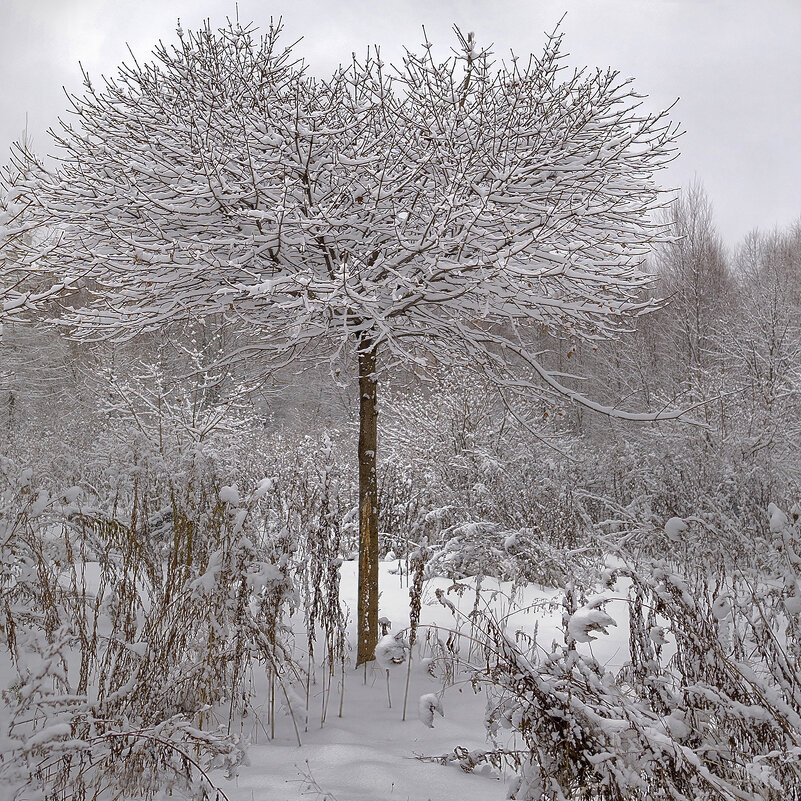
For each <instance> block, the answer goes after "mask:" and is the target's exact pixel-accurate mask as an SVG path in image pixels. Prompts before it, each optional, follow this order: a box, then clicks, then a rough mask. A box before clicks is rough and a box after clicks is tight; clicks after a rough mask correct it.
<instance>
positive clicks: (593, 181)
mask: <svg viewBox="0 0 801 801" xmlns="http://www.w3.org/2000/svg"><path fill="white" fill-rule="evenodd" d="M278 33H279V31H278V30H277V29H274V28H273V29H270V30H269V32H268V33H267V35H266V36H265V37H263V38H261V39H258V38H256V37H255V36H254V34H253V32H252V30H251V29H248V28H243V27H241V26H239V25H238V24H231V25H229V26H228V27H227V28H225V29H222V30H219V31H214V30H212V29H211V28H209V27H206V28H204V29H203V30H200V31H198V32H192V33H185V32H183V31H182V30H181V29H180V28H179V30H178V38H179V41H178V43H177V45H175V46H174V47H168V46H165V45H160V46H159V47H158V48H157V49H156V51H155V60H154V61H153V62H152V63H147V64H143V63H139V62H137V61H133V62H132V63H129V64H126V65H123V66H121V67H120V69H119V72H118V74H117V77H116V78H111V79H105V80H104V81H103V82H102V83H100V84H94V83H92V82H91V81H90V80H89V79H88V78H87V80H86V92H85V94H84V95H83V96H80V97H78V96H76V97H73V98H72V99H71V102H72V116H71V118H70V119H69V120H68V121H65V122H63V123H62V126H61V128H60V130H59V131H58V132H56V133H54V138H55V141H56V144H57V145H58V149H59V150H58V153H59V156H58V158H59V161H58V162H57V163H56V165H55V167H52V168H51V167H49V166H48V165H47V164H45V163H44V162H42V161H40V160H37V159H36V158H35V157H34V156H33V155H32V154H31V153H30V152H29V151H28V150H27V149H25V148H20V149H19V150H18V151H17V154H16V165H15V167H16V169H17V170H18V171H19V172H20V174H21V175H22V176H23V179H22V180H21V181H20V182H19V185H18V186H17V187H16V188H15V199H16V200H17V202H19V203H22V204H24V208H25V225H26V226H28V227H30V226H31V224H32V221H33V222H34V223H35V224H38V225H41V226H42V227H46V228H48V229H49V230H50V231H51V236H50V239H49V240H48V243H47V246H46V247H43V246H41V245H40V246H39V247H37V248H28V249H27V251H26V253H25V257H26V258H27V259H28V264H29V265H30V266H33V265H34V264H35V265H36V266H37V268H39V269H43V268H48V269H50V270H51V271H52V273H53V280H54V282H61V283H62V284H63V283H64V282H65V281H68V282H69V281H78V280H79V279H81V278H83V277H84V276H85V277H86V278H87V280H86V282H85V284H84V286H85V290H86V292H87V293H88V295H89V297H90V302H89V303H88V305H87V306H86V307H85V308H81V309H80V310H77V311H74V312H73V313H71V315H70V319H71V321H72V323H73V324H74V325H75V331H76V332H77V333H78V334H79V335H80V336H83V337H85V338H89V339H91V338H103V337H109V338H116V339H125V338H129V337H133V336H134V335H136V334H138V333H141V332H145V331H150V330H153V329H154V328H156V327H159V326H161V325H162V324H164V323H168V322H173V321H176V320H181V319H190V320H203V319H204V318H207V317H209V316H211V315H215V319H219V318H220V317H222V318H224V319H225V320H227V321H228V322H229V323H230V324H232V325H234V324H235V325H236V326H239V327H240V329H241V330H244V331H246V332H248V334H249V337H250V339H249V344H248V345H247V346H246V347H244V348H242V349H241V350H238V351H237V353H236V354H234V356H233V357H232V358H241V359H245V358H251V357H255V356H261V357H264V361H265V364H266V365H267V366H268V367H275V366H276V365H280V364H286V363H287V362H289V361H292V360H298V359H301V358H311V359H314V360H315V361H317V362H319V361H320V359H322V358H326V359H330V360H331V364H332V369H333V370H334V371H336V372H338V371H339V369H340V366H341V364H342V362H343V360H344V361H345V363H346V364H352V363H355V364H356V365H357V366H358V393H359V408H360V417H359V419H360V434H359V446H358V454H359V479H360V481H359V484H360V491H359V492H360V501H359V502H360V532H361V534H360V542H361V549H360V554H361V555H360V591H359V610H358V627H359V642H358V661H359V662H360V663H361V662H364V661H366V660H369V659H371V658H372V657H373V651H374V648H375V644H376V641H377V633H378V626H377V621H378V588H377V579H378V499H377V492H376V451H377V442H378V439H377V412H378V408H377V389H378V384H379V377H380V375H381V374H382V372H383V371H386V370H391V369H392V368H393V366H396V365H398V363H406V364H410V363H411V364H412V365H417V366H419V367H421V368H427V367H436V366H441V365H453V364H460V365H467V366H468V367H470V368H471V369H476V370H480V371H483V373H484V374H485V375H486V376H487V377H488V378H489V379H491V380H492V381H493V382H494V383H495V384H496V385H497V386H499V387H500V388H501V389H502V391H503V392H504V393H505V394H506V396H507V397H508V394H509V393H516V394H517V395H519V396H522V397H524V398H531V397H532V395H534V396H535V397H538V398H542V397H543V396H559V397H562V398H564V397H567V398H568V399H571V400H573V401H576V402H579V403H581V404H584V405H586V406H588V407H590V408H595V409H601V410H603V411H607V412H609V413H610V414H614V415H617V416H620V417H624V418H629V419H631V418H634V419H653V416H652V417H650V418H649V417H647V416H645V415H637V414H633V413H629V412H624V411H622V410H616V409H612V408H606V407H602V406H601V405H600V404H598V403H595V402H593V401H592V400H590V398H589V397H587V395H585V394H582V393H578V392H577V391H576V390H575V389H574V388H573V387H572V386H570V385H568V384H566V383H565V381H564V379H563V378H562V377H561V376H560V374H558V373H555V372H554V371H552V370H549V369H547V368H546V367H545V366H544V365H543V363H542V362H541V361H540V359H539V358H538V351H539V349H540V348H541V340H539V341H538V338H537V337H538V335H539V336H540V337H541V335H542V332H543V331H547V332H549V333H552V334H554V335H558V336H564V337H566V338H568V339H569V340H570V341H572V342H578V341H582V340H589V341H593V340H597V339H603V338H609V337H614V336H616V335H617V334H618V333H619V332H620V331H622V330H624V329H625V326H626V324H627V318H630V317H631V316H633V315H637V314H639V313H642V312H644V311H647V310H648V309H649V308H650V304H649V303H647V302H645V301H643V300H642V297H643V295H642V290H643V288H644V287H645V286H646V285H647V284H648V282H649V280H650V278H649V276H648V275H646V274H644V273H643V272H642V271H641V269H640V268H641V264H642V261H643V259H644V257H645V255H646V254H647V252H648V250H649V247H650V246H651V244H652V242H653V241H654V240H655V239H657V238H658V237H659V236H660V234H661V229H660V227H659V226H658V225H655V224H653V222H652V211H653V210H654V209H655V208H656V207H658V206H659V204H660V202H661V201H660V194H659V192H658V190H657V188H656V187H655V185H654V183H653V174H654V172H655V171H656V170H658V169H659V168H661V167H662V166H664V165H665V164H666V163H667V162H668V161H669V160H671V159H672V158H673V157H674V155H675V136H676V128H675V126H674V125H673V124H672V123H671V122H670V121H669V119H668V117H667V115H666V113H664V112H663V113H658V114H649V113H647V112H645V111H644V110H643V107H642V104H641V99H640V96H639V95H637V94H636V93H635V91H634V90H633V89H632V86H631V84H630V82H629V81H627V80H621V78H620V77H619V75H618V74H617V73H616V72H614V71H611V70H609V71H573V70H572V69H569V68H568V67H567V66H566V65H565V63H564V61H563V58H562V56H561V54H560V44H561V36H551V37H549V38H548V40H547V42H546V45H545V47H544V50H543V52H542V54H541V55H540V56H538V57H534V56H532V57H530V58H527V59H520V58H516V57H513V58H511V60H510V61H509V62H507V63H496V62H494V61H493V58H492V56H491V54H490V53H489V52H488V51H486V50H480V49H479V48H478V47H477V45H476V43H475V40H474V37H473V35H472V34H470V35H468V36H462V35H461V34H459V33H458V32H457V37H458V47H457V48H456V50H455V51H454V54H453V55H451V56H450V57H448V58H446V59H444V60H443V61H438V60H437V58H436V57H435V54H434V50H433V48H432V47H431V45H430V44H429V43H426V44H425V45H424V46H423V49H422V51H421V52H420V53H419V54H415V53H412V52H407V54H406V56H405V57H404V59H403V62H402V64H400V65H398V66H397V67H392V68H388V67H387V66H386V65H385V64H384V63H383V62H382V61H381V59H380V56H379V54H378V52H375V53H372V54H371V53H369V52H368V55H367V57H366V58H365V59H364V60H358V59H355V58H354V60H353V61H352V62H351V63H350V64H349V65H348V66H345V67H341V68H340V69H338V70H337V71H336V72H335V73H334V74H333V75H332V76H331V77H330V78H328V79H324V80H323V79H318V78H314V77H312V76H311V75H309V74H308V73H307V71H306V70H305V69H304V68H303V67H302V65H300V64H299V63H298V62H296V61H294V59H293V56H292V54H291V51H290V50H288V49H283V48H281V47H280V46H279V44H278ZM265 369H267V368H265ZM346 374H347V373H345V375H346Z"/></svg>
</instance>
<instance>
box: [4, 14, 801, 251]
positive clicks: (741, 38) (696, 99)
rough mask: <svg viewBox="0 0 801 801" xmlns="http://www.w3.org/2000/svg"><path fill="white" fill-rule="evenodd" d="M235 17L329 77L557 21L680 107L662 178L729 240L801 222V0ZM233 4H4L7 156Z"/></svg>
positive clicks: (602, 58) (534, 34)
mask: <svg viewBox="0 0 801 801" xmlns="http://www.w3.org/2000/svg"><path fill="white" fill-rule="evenodd" d="M238 5H239V17H240V20H242V21H251V20H252V21H254V22H256V23H257V24H259V25H261V26H263V27H266V26H267V24H268V23H269V17H270V15H273V16H274V17H279V16H281V17H283V19H284V24H285V33H286V40H287V41H290V40H294V39H296V38H298V37H301V36H302V37H303V38H304V40H303V42H302V43H301V44H300V45H299V48H298V51H299V53H300V54H302V55H304V56H305V57H306V59H307V61H308V62H309V64H310V69H311V70H312V71H313V72H315V73H325V72H327V71H329V70H330V69H331V68H332V67H334V66H335V65H336V64H337V63H338V62H340V61H344V60H347V59H348V57H349V56H350V53H351V52H352V51H354V50H355V51H357V52H359V53H361V52H364V50H365V48H366V46H367V45H368V44H374V43H378V44H380V45H382V48H383V56H384V58H385V60H395V59H396V58H397V56H398V55H399V53H400V52H401V46H402V45H404V44H405V45H407V46H409V47H412V48H414V47H417V45H418V44H419V42H420V41H421V39H422V36H421V26H422V25H425V26H426V30H427V32H428V35H429V38H430V39H432V40H433V41H434V43H435V44H436V45H438V46H441V52H443V53H444V52H445V48H446V47H449V46H450V45H451V44H452V42H453V39H452V36H451V33H450V27H451V25H452V24H454V23H455V24H458V25H459V26H460V27H461V28H462V29H463V30H465V31H475V32H476V36H477V39H478V42H479V44H482V45H485V44H487V43H494V45H495V47H494V49H495V52H496V53H497V54H498V55H504V54H506V53H508V52H509V50H510V49H513V50H514V51H515V52H516V53H517V54H518V55H526V54H528V53H530V52H538V51H539V50H540V48H541V45H542V42H543V38H544V37H543V32H544V31H545V30H551V29H552V28H553V27H554V25H555V24H556V22H557V21H558V20H559V18H560V17H561V16H562V14H564V13H565V12H567V16H566V18H565V20H564V23H563V30H564V31H565V34H566V49H567V50H568V51H569V52H570V53H571V54H572V55H571V57H570V61H571V63H572V64H573V65H575V66H584V65H589V66H593V67H594V66H600V67H606V66H610V65H611V66H613V67H615V68H616V69H619V70H620V72H621V73H623V74H624V75H627V76H628V75H632V76H634V77H635V78H636V83H635V87H636V88H637V89H638V90H639V91H641V92H644V93H647V94H649V95H650V97H651V99H650V100H649V103H650V104H653V106H654V107H656V106H659V107H663V106H667V105H669V104H670V103H672V102H673V101H674V100H676V98H679V103H678V105H677V106H676V108H675V110H674V118H675V119H676V120H678V121H679V122H681V124H682V126H683V128H684V130H685V134H684V136H683V137H682V140H681V145H680V148H681V151H682V155H681V157H680V158H679V159H678V160H677V162H675V163H674V165H673V166H671V168H670V169H669V170H668V171H667V172H665V173H663V181H664V183H665V185H666V186H680V185H684V184H687V183H689V182H690V181H691V180H692V179H693V177H695V176H697V177H698V178H699V179H700V180H701V181H702V182H703V183H704V185H705V186H706V189H707V192H708V194H709V196H710V197H711V199H712V201H713V204H714V206H715V210H716V215H717V220H718V225H719V227H720V229H721V231H722V233H723V235H724V237H725V239H726V240H727V242H728V243H729V244H732V245H733V244H735V243H736V241H737V240H739V239H740V238H741V237H742V236H744V235H745V234H746V233H747V232H748V231H749V230H751V229H752V228H756V227H758V228H761V229H769V228H772V227H774V226H776V225H779V226H784V225H787V224H789V223H791V222H793V221H795V220H797V219H799V218H800V217H801V0H517V1H516V2H511V0H495V2H492V1H491V0H483V2H482V1H481V0H461V1H460V2H452V1H451V0H442V1H438V0H390V1H387V0H371V1H368V0H295V2H287V1H286V0H275V2H272V3H267V2H265V0H258V2H256V1H254V0H240V2H239V4H238ZM235 13H236V6H235V3H234V2H233V0H230V1H228V0H226V1H225V2H223V0H0V160H2V161H5V160H6V156H7V154H8V148H9V146H10V144H11V142H12V141H13V140H14V139H17V138H19V136H20V134H21V132H22V130H23V129H24V127H25V120H26V113H27V119H28V129H29V133H30V135H31V137H32V139H33V144H34V146H35V147H36V148H37V149H39V150H47V149H48V148H49V142H48V139H47V137H46V135H45V134H44V131H45V129H46V128H47V127H48V126H49V125H52V124H54V123H55V121H56V118H57V116H58V115H59V114H61V113H62V112H63V111H64V109H65V108H66V100H65V97H64V94H63V91H62V89H61V87H62V86H66V87H67V88H68V89H70V90H72V91H78V90H79V89H80V71H79V68H78V61H79V60H80V61H81V62H82V63H83V65H84V67H85V68H86V69H87V70H88V71H89V73H90V75H92V76H93V77H97V76H98V75H99V74H100V73H112V72H113V71H114V69H115V67H116V65H117V64H118V63H119V62H120V61H122V60H124V59H125V58H126V56H127V50H126V43H128V44H130V45H131V48H132V49H133V51H134V53H135V54H136V55H137V57H138V58H140V60H141V59H142V58H143V57H146V56H147V54H148V53H149V52H150V49H151V48H152V46H153V44H154V43H155V42H156V41H157V40H158V39H164V40H165V41H168V42H169V41H174V40H175V38H176V36H175V28H176V21H177V19H178V18H179V17H180V19H181V24H182V25H183V27H184V28H193V27H197V26H199V25H200V24H201V22H202V20H203V19H205V18H207V17H208V18H210V19H211V21H212V23H213V24H216V23H220V24H223V23H224V21H225V17H226V16H227V15H230V16H233V15H235Z"/></svg>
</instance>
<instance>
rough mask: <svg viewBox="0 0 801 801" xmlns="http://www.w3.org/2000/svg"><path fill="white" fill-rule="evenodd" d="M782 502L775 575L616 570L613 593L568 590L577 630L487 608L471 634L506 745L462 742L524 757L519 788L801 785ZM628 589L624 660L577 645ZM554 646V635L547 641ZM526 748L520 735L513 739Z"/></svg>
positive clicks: (594, 793) (597, 631)
mask: <svg viewBox="0 0 801 801" xmlns="http://www.w3.org/2000/svg"><path fill="white" fill-rule="evenodd" d="M777 512H781V510H778V509H777V508H775V507H774V508H772V509H771V514H770V517H771V520H772V522H773V528H774V529H775V530H774V538H773V547H774V549H775V554H776V557H777V563H778V564H779V565H780V569H779V570H778V572H777V573H776V574H775V575H772V576H771V575H765V574H761V575H755V574H753V573H750V574H745V573H738V574H735V575H733V576H731V577H729V578H724V579H721V580H720V581H718V582H717V583H715V584H708V583H706V580H705V579H696V580H695V582H694V583H691V582H690V581H688V580H687V579H685V578H683V577H682V576H681V575H679V574H678V573H677V572H676V571H675V570H673V569H671V568H670V567H668V566H667V565H665V564H664V563H651V564H646V565H642V566H640V567H620V568H616V569H614V570H608V571H607V572H606V576H605V578H606V582H607V585H608V589H607V590H606V592H605V593H604V594H603V595H598V596H595V597H594V598H587V599H585V600H583V601H581V600H580V599H579V594H578V593H577V592H576V591H575V589H573V588H571V587H568V588H567V589H566V591H565V593H564V601H563V604H564V614H563V633H564V642H563V643H562V644H559V643H554V644H553V645H552V646H551V647H547V644H545V643H541V642H537V641H536V639H535V640H533V641H532V640H531V638H528V637H524V636H518V637H517V638H513V637H512V636H511V632H509V631H507V624H506V623H505V622H504V621H496V620H495V619H494V618H493V616H492V615H489V614H487V613H485V612H481V611H479V613H478V614H477V615H474V616H473V629H472V631H473V636H474V637H480V638H481V639H482V640H483V643H484V644H483V646H482V649H483V650H482V653H483V660H486V666H485V667H480V668H479V667H476V668H474V673H473V681H474V683H482V684H483V683H486V684H487V685H489V687H490V688H491V690H492V697H491V698H490V699H489V700H488V706H487V726H488V731H489V733H490V735H491V736H492V738H493V740H494V741H495V744H496V748H495V749H494V750H492V751H484V752H482V751H473V752H470V753H468V752H467V751H466V750H465V749H457V750H456V752H455V753H454V755H453V757H443V758H442V759H443V760H445V761H451V760H454V761H457V762H458V763H459V764H460V765H461V766H462V767H463V768H464V769H465V770H472V769H473V768H475V767H476V766H477V765H481V764H484V763H489V764H492V765H495V766H496V767H500V766H502V765H504V764H506V765H511V766H513V767H514V769H515V771H516V772H517V774H518V775H517V778H516V780H515V781H514V782H513V783H512V785H511V790H510V793H511V795H510V797H512V798H516V799H521V800H524V801H546V800H547V801H567V799H574V798H592V799H598V800H599V801H601V800H606V799H609V800H610V801H623V800H624V799H626V800H627V801H628V800H630V799H640V798H641V799H643V800H645V799H649V800H650V799H709V801H712V800H713V799H714V800H715V801H735V799H740V800H741V801H744V800H745V799H748V800H749V801H757V799H760V800H762V799H775V801H779V799H784V798H795V797H796V796H797V795H798V793H799V791H801V769H799V765H801V760H799V757H801V699H800V698H799V696H798V691H797V688H798V686H799V682H800V681H801V673H800V672H799V654H801V639H799V632H801V628H799V618H798V616H799V613H801V557H799V550H801V537H800V536H799V535H801V530H799V526H798V524H797V523H795V524H794V523H791V522H790V521H789V520H788V518H787V517H786V516H785V515H784V513H781V515H779V514H777ZM615 596H617V597H620V596H623V597H625V598H626V599H627V610H628V614H627V616H626V617H627V620H621V621H619V622H620V623H621V624H623V625H627V626H628V629H629V661H628V663H627V664H625V665H624V666H623V668H622V669H620V670H617V671H615V670H611V669H608V668H606V667H604V666H603V665H602V664H600V663H599V662H598V661H596V660H595V659H594V658H593V657H592V655H591V652H590V653H587V652H586V651H584V650H581V649H579V648H577V643H582V642H585V643H586V642H591V641H592V640H593V639H596V638H597V637H600V636H603V635H604V634H606V633H607V631H606V629H607V627H608V626H610V625H617V622H618V621H616V620H615V619H614V618H613V617H612V616H611V615H610V614H609V612H608V611H605V610H604V609H603V605H604V604H605V603H606V602H608V601H609V600H610V598H613V597H615ZM543 646H546V647H543ZM512 734H513V735H514V741H515V743H516V745H515V746H514V747H510V746H509V745H507V743H509V742H510V735H512Z"/></svg>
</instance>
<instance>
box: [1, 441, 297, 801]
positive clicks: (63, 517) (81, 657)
mask: <svg viewBox="0 0 801 801" xmlns="http://www.w3.org/2000/svg"><path fill="white" fill-rule="evenodd" d="M173 467H174V468H175V472H174V474H173V478H172V479H171V480H170V481H169V484H170V495H169V496H168V498H167V500H168V502H169V505H168V506H166V507H164V508H161V509H160V510H159V511H158V512H156V513H153V512H152V510H150V511H148V502H149V501H150V500H152V495H151V492H152V489H153V488H152V487H150V486H148V485H147V482H146V480H145V479H144V478H143V473H139V476H138V477H137V478H136V479H135V480H134V482H133V485H132V487H131V490H132V495H131V498H130V501H129V502H130V504H131V506H130V507H129V509H128V511H127V513H126V511H124V510H123V509H122V508H120V509H118V510H117V512H116V513H115V514H114V515H113V516H112V515H111V514H110V513H109V511H108V510H107V509H104V508H102V507H98V506H97V505H96V504H95V501H96V498H93V497H92V496H93V493H92V492H91V491H89V492H87V491H84V490H81V489H80V488H79V487H73V488H69V489H68V490H66V491H63V492H59V491H54V490H53V489H52V488H51V487H49V486H48V482H46V481H42V480H37V478H36V477H35V476H33V474H32V471H30V470H23V471H19V470H16V469H15V468H14V466H13V465H12V464H11V463H10V462H8V461H4V462H3V464H2V478H3V490H2V498H1V500H2V503H1V504H0V506H1V507H2V508H0V526H2V557H3V561H2V570H3V573H2V586H3V610H4V616H5V638H6V643H7V645H8V648H9V651H10V655H11V658H12V661H13V666H14V670H15V672H16V674H17V680H16V681H15V682H14V684H13V685H12V686H11V687H10V688H9V689H8V691H7V692H6V693H5V694H4V700H5V703H6V705H7V708H6V710H5V712H6V715H5V716H4V717H5V718H6V720H7V729H6V731H5V732H4V737H5V740H4V742H5V743H6V746H5V748H4V755H3V764H2V767H1V768H0V772H1V773H2V779H3V781H4V782H5V785H4V786H6V788H7V789H8V788H9V786H10V787H11V788H25V787H27V788H34V787H39V788H41V790H42V791H43V792H44V793H45V794H46V796H47V797H48V798H73V797H75V798H78V797H93V796H94V793H96V792H100V791H101V789H102V788H104V787H107V786H109V785H111V786H113V787H116V788H117V790H116V795H129V796H130V795H136V794H141V795H143V796H145V797H152V795H153V794H154V793H155V792H157V791H158V790H160V788H165V787H168V788H172V789H173V790H175V791H176V792H177V791H179V790H180V791H183V792H185V793H188V794H189V795H190V796H192V797H195V796H197V797H203V798H204V797H206V795H205V793H206V792H207V791H209V790H210V789H211V788H213V784H212V779H211V778H210V776H209V772H210V771H212V770H216V769H219V768H222V769H225V770H226V771H227V772H229V773H230V772H231V771H233V770H235V769H236V766H237V765H238V764H239V763H240V761H241V759H242V757H243V753H244V752H243V749H242V748H241V747H240V745H239V740H240V736H241V733H242V720H243V717H244V716H246V715H247V714H248V709H249V707H250V705H251V703H252V695H253V692H254V686H253V683H252V682H253V675H252V667H253V665H257V664H260V665H262V666H263V670H264V671H265V673H267V674H269V675H271V676H272V677H274V680H275V681H278V682H282V681H284V680H285V679H284V676H285V674H286V669H287V665H288V664H289V662H288V660H289V652H288V650H287V644H288V642H289V639H288V638H289V632H288V630H287V629H286V628H285V626H284V623H283V617H284V614H285V612H286V611H287V609H288V608H290V607H291V606H292V605H293V604H294V603H295V601H296V593H295V589H294V587H293V584H292V581H291V573H292V566H293V561H292V560H293V547H292V546H291V544H290V543H289V541H288V539H287V538H286V537H284V538H282V537H281V536H280V535H279V536H267V537H265V532H264V530H263V529H262V527H261V526H260V525H259V522H258V518H259V516H260V515H259V510H260V507H261V505H262V504H263V501H264V498H265V496H266V495H267V493H268V492H269V489H270V482H266V483H265V482H262V484H260V485H259V486H258V487H256V488H255V489H254V490H253V491H252V492H250V493H248V494H247V495H244V496H242V497H240V496H239V493H238V492H236V491H235V490H234V489H233V488H231V487H219V484H218V483H217V482H218V479H217V478H216V476H215V475H214V469H213V463H212V462H211V461H210V460H209V459H208V458H207V457H205V456H204V454H203V453H202V452H201V451H199V450H197V451H194V452H192V453H191V454H190V455H188V456H187V457H186V459H185V461H184V462H183V463H182V464H175V465H173ZM148 496H150V497H148ZM12 792H13V790H12Z"/></svg>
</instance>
